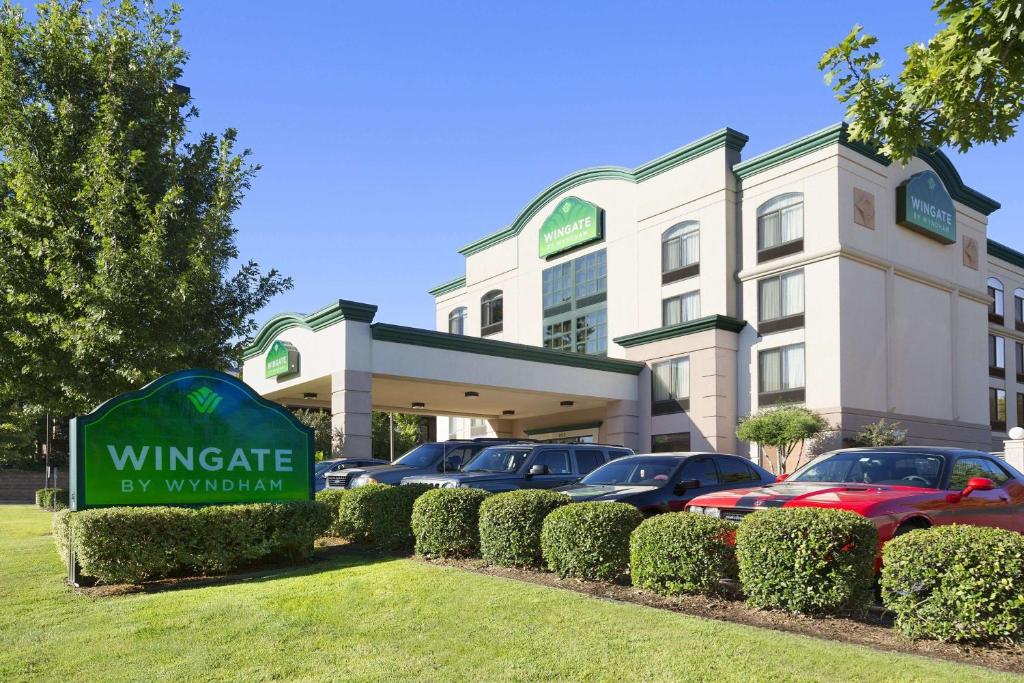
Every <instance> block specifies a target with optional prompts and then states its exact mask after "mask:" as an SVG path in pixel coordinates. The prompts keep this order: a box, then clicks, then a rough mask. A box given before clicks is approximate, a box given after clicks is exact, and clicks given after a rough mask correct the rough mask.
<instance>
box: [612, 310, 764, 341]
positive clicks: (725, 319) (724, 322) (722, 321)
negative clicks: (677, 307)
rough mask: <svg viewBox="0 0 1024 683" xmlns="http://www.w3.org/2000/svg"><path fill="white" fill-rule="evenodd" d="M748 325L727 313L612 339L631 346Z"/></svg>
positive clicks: (734, 329) (727, 330) (729, 330)
mask: <svg viewBox="0 0 1024 683" xmlns="http://www.w3.org/2000/svg"><path fill="white" fill-rule="evenodd" d="M746 325H747V321H746V320H738V319H736V318H730V317H729V316H727V315H709V316H705V317H703V318H697V319H696V320H690V321H688V322H685V323H679V324H678V325H669V326H667V327H656V328H655V329H653V330H647V331H645V332H637V333H635V334H627V335H626V336H624V337H616V338H615V339H613V340H612V341H614V342H615V343H616V344H618V345H619V346H624V347H626V348H630V347H632V346H641V345H643V344H650V343H652V342H656V341H661V340H663V339H673V338H675V337H685V336H686V335H688V334H696V333H698V332H706V331H707V330H725V331H726V332H739V331H740V330H742V329H743V328H744V327H746Z"/></svg>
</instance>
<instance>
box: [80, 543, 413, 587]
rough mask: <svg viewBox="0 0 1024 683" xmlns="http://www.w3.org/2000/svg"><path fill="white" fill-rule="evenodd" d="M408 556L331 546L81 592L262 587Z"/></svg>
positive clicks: (368, 548) (98, 585) (353, 546)
mask: <svg viewBox="0 0 1024 683" xmlns="http://www.w3.org/2000/svg"><path fill="white" fill-rule="evenodd" d="M406 557H408V555H401V554H395V553H383V552H378V551H376V550H374V549H373V548H371V547H367V546H359V545H353V544H345V545H329V546H324V547H320V548H316V549H315V550H314V551H313V554H312V555H311V556H310V557H308V558H305V559H302V560H280V561H277V562H271V563H264V564H260V565H256V566H251V567H248V568H246V569H244V570H242V571H238V572H232V573H231V574H222V575H219V576H181V577H172V578H167V579H158V580H154V581H146V582H145V583H137V584H136V583H125V584H109V585H104V584H93V585H86V584H85V582H83V583H81V584H80V585H79V586H78V588H77V592H79V593H81V594H82V595H88V596H92V597H112V596H118V595H134V594H138V593H166V592H170V591H178V590H189V589H192V588H205V587H207V586H231V585H238V584H259V583H265V582H268V581H276V580H278V579H289V578H293V577H300V576H309V575H312V574H320V573H323V572H327V571H334V570H335V569H344V568H348V567H360V566H365V565H371V564H381V563H385V562H394V561H396V560H401V559H405V558H406Z"/></svg>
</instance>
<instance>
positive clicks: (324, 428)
mask: <svg viewBox="0 0 1024 683" xmlns="http://www.w3.org/2000/svg"><path fill="white" fill-rule="evenodd" d="M295 419H297V420H298V421H299V422H301V423H302V424H304V425H306V426H307V427H309V428H310V429H312V430H313V450H314V451H315V452H316V456H317V460H322V459H324V458H329V457H330V456H331V455H332V454H333V453H334V432H333V430H332V428H331V413H330V412H328V411H326V410H315V409H311V408H299V409H298V410H296V411H295Z"/></svg>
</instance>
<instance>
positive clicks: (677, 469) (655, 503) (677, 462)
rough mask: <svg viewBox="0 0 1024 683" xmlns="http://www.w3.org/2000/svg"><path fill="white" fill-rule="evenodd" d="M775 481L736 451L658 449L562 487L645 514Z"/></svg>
mask: <svg viewBox="0 0 1024 683" xmlns="http://www.w3.org/2000/svg"><path fill="white" fill-rule="evenodd" d="M774 481H775V475H774V474H772V473H771V472H769V471H768V470H766V469H764V468H762V467H759V466H757V465H755V464H754V463H752V462H750V461H749V460H747V459H746V458H741V457H740V456H738V455H725V454H722V453H658V454H652V455H632V456H629V457H626V458H618V459H616V460H612V461H611V462H609V463H608V464H606V465H602V466H601V467H598V468H597V469H596V470H594V471H593V472H591V473H590V474H588V475H587V476H585V477H583V479H581V480H580V481H579V482H578V483H576V484H572V485H570V486H562V487H560V488H558V489H555V490H556V491H561V492H562V493H565V494H566V495H568V496H569V497H570V498H572V499H573V500H574V501H576V502H581V501H595V502H597V501H616V502H620V503H629V504H630V505H635V506H636V507H638V508H639V509H640V511H641V512H642V513H644V515H647V516H650V515H655V514H658V513H660V512H681V511H682V510H683V508H684V507H685V505H686V503H687V502H689V500H690V499H691V498H694V497H696V496H699V495H701V494H704V493H711V492H713V491H721V490H724V489H735V488H744V487H752V486H761V485H764V484H770V483H772V482H774Z"/></svg>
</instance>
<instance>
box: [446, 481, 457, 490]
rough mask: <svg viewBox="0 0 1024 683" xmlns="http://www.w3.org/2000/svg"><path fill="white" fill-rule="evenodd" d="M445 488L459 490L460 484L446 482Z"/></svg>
mask: <svg viewBox="0 0 1024 683" xmlns="http://www.w3.org/2000/svg"><path fill="white" fill-rule="evenodd" d="M443 486H444V488H446V489H457V488H459V482H457V481H446V482H445V483H444V485H443Z"/></svg>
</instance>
